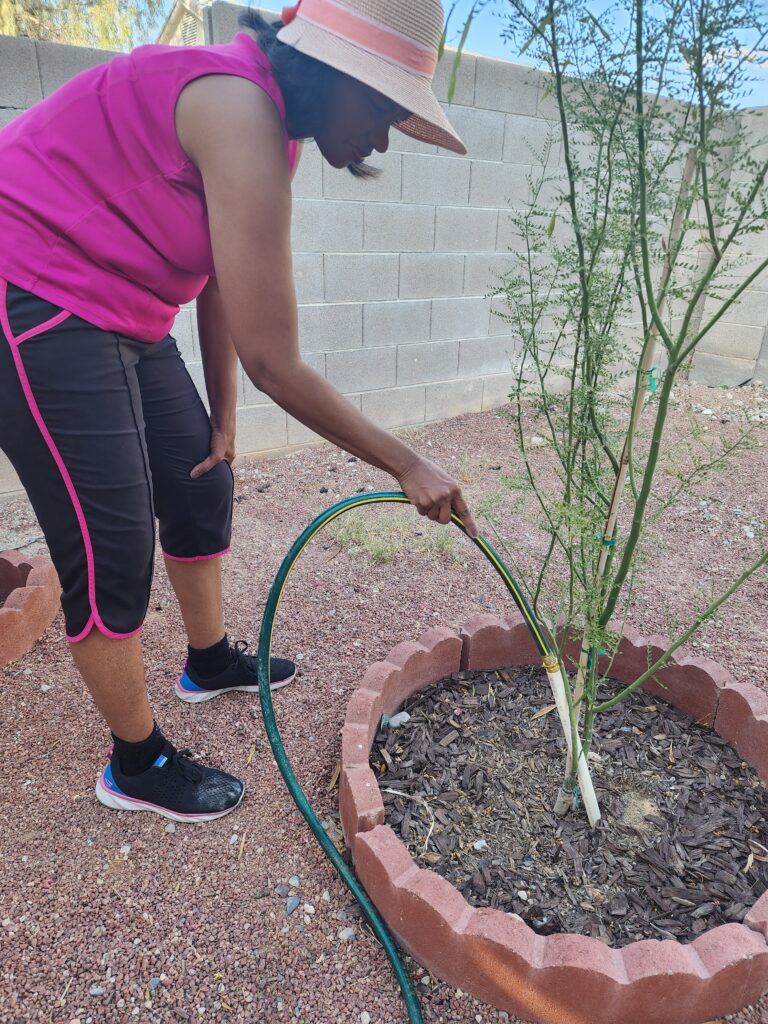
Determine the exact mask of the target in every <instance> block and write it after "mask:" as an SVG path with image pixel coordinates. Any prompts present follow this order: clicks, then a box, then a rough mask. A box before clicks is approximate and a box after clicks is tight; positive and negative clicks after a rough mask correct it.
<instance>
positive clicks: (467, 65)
mask: <svg viewBox="0 0 768 1024" xmlns="http://www.w3.org/2000/svg"><path fill="white" fill-rule="evenodd" d="M455 56H456V51H455V50H454V49H449V48H447V47H446V50H445V52H444V53H443V59H442V60H441V61H440V63H439V64H438V65H437V71H436V72H435V77H434V79H433V82H432V88H433V90H434V93H435V95H436V96H437V98H438V99H439V100H440V101H441V102H443V103H447V102H448V86H449V85H450V81H451V73H452V71H453V61H454V58H455ZM482 59H483V58H477V57H475V56H474V55H473V54H468V53H462V55H461V59H460V60H459V68H458V71H457V72H456V86H455V88H454V92H453V103H464V104H466V105H467V106H468V107H471V106H472V104H473V103H474V102H475V73H476V69H477V64H478V60H482ZM448 116H449V118H450V114H449V115H448Z"/></svg>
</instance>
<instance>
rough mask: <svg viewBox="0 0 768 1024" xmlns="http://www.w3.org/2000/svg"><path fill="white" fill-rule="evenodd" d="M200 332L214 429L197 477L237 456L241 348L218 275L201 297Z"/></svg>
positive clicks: (194, 472) (198, 300)
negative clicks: (234, 336)
mask: <svg viewBox="0 0 768 1024" xmlns="http://www.w3.org/2000/svg"><path fill="white" fill-rule="evenodd" d="M197 332H198V336H199V338H200V352H201V354H202V358H203V373H204V374H205V390H206V391H207V392H208V404H209V405H210V408H211V428H212V431H211V453H210V455H209V456H208V458H207V459H205V460H204V461H203V462H201V463H200V464H199V465H197V466H195V468H194V469H193V470H192V472H191V474H190V476H191V477H192V478H193V479H197V477H199V476H202V475H203V473H207V472H208V470H209V469H213V467H214V466H215V465H217V463H219V462H221V461H222V460H223V459H226V461H227V462H230V463H231V462H233V461H234V458H235V428H236V410H237V352H236V351H235V346H234V343H233V341H232V336H231V335H230V333H229V327H228V325H227V318H226V316H225V313H224V303H223V302H222V301H221V293H220V292H219V286H218V284H217V282H216V278H215V277H212V278H210V280H209V281H208V284H207V285H206V286H205V288H204V289H203V290H202V292H201V293H200V294H199V295H198V297H197Z"/></svg>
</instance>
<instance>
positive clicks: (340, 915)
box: [333, 910, 347, 921]
mask: <svg viewBox="0 0 768 1024" xmlns="http://www.w3.org/2000/svg"><path fill="white" fill-rule="evenodd" d="M333 916H334V917H335V918H336V920H337V921H346V920H347V912H346V910H337V911H336V913H335V914H334V915H333Z"/></svg>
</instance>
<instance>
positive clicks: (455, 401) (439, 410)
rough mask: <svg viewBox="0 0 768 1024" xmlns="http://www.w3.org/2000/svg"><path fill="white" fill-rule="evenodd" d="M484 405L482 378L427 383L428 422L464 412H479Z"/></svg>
mask: <svg viewBox="0 0 768 1024" xmlns="http://www.w3.org/2000/svg"><path fill="white" fill-rule="evenodd" d="M482 406H483V382H482V380H449V381H442V382H441V383H439V384H427V407H426V419H427V422H430V421H431V420H443V419H446V418H447V417H448V416H459V415H460V414H461V413H463V412H479V411H480V409H482Z"/></svg>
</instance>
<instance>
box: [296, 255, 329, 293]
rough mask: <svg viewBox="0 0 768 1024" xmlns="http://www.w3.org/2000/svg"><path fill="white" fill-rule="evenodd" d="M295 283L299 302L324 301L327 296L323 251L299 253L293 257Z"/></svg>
mask: <svg viewBox="0 0 768 1024" xmlns="http://www.w3.org/2000/svg"><path fill="white" fill-rule="evenodd" d="M293 283H294V285H295V286H296V299H297V301H298V302H322V301H323V298H324V296H325V282H324V278H323V255H322V253H297V254H294V257H293Z"/></svg>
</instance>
